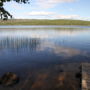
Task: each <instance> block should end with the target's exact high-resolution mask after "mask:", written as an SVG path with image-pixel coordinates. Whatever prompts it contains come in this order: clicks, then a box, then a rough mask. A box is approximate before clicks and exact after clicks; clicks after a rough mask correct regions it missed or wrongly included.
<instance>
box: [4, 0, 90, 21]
mask: <svg viewBox="0 0 90 90" xmlns="http://www.w3.org/2000/svg"><path fill="white" fill-rule="evenodd" d="M4 8H5V9H6V10H7V11H9V12H10V13H11V14H12V15H13V17H14V18H16V19H79V20H88V21H90V11H89V9H90V0H30V4H18V3H16V2H14V1H12V2H8V3H4Z"/></svg>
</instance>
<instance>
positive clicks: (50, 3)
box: [36, 0, 76, 8]
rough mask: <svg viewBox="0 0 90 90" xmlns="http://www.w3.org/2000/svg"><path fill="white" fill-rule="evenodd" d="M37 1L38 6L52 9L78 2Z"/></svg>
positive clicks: (68, 0) (66, 0) (59, 0)
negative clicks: (63, 4) (58, 5)
mask: <svg viewBox="0 0 90 90" xmlns="http://www.w3.org/2000/svg"><path fill="white" fill-rule="evenodd" d="M36 1H37V4H38V6H40V7H43V8H51V7H54V6H55V5H57V4H59V3H71V2H74V1H76V0H36Z"/></svg>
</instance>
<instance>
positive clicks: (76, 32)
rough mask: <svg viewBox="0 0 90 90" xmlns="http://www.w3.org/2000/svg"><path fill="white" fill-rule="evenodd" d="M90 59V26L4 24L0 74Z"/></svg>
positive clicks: (1, 39)
mask: <svg viewBox="0 0 90 90" xmlns="http://www.w3.org/2000/svg"><path fill="white" fill-rule="evenodd" d="M73 62H77V63H79V62H90V27H86V26H0V75H2V74H3V73H5V72H16V73H18V74H19V75H23V74H25V73H26V72H28V71H29V70H34V69H40V68H44V67H48V66H50V65H55V64H61V63H73Z"/></svg>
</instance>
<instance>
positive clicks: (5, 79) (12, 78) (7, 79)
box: [0, 72, 19, 86]
mask: <svg viewBox="0 0 90 90" xmlns="http://www.w3.org/2000/svg"><path fill="white" fill-rule="evenodd" d="M18 82H19V77H18V76H17V75H16V74H15V73H12V72H7V73H6V74H4V75H3V76H2V77H1V78H0V84H2V85H5V86H11V85H14V84H16V83H18Z"/></svg>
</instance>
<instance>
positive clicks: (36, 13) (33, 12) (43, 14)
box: [28, 11, 55, 16]
mask: <svg viewBox="0 0 90 90" xmlns="http://www.w3.org/2000/svg"><path fill="white" fill-rule="evenodd" d="M53 14H55V13H54V12H44V11H32V12H30V13H28V15H31V16H48V15H53Z"/></svg>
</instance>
